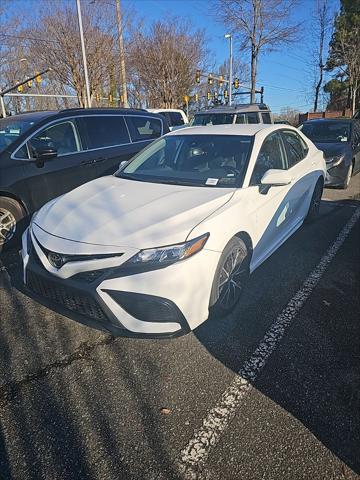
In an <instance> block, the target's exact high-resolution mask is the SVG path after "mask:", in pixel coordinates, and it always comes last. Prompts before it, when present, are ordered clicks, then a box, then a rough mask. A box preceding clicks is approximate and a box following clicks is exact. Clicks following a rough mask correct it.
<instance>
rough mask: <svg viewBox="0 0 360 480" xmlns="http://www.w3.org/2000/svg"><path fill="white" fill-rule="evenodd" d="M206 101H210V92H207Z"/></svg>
mask: <svg viewBox="0 0 360 480" xmlns="http://www.w3.org/2000/svg"><path fill="white" fill-rule="evenodd" d="M207 99H208V100H211V93H210V92H207Z"/></svg>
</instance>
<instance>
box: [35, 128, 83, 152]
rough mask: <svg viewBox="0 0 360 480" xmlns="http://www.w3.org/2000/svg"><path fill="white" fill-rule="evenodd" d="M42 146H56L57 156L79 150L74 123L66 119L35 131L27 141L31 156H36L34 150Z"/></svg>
mask: <svg viewBox="0 0 360 480" xmlns="http://www.w3.org/2000/svg"><path fill="white" fill-rule="evenodd" d="M44 146H46V147H53V148H56V150H57V154H58V157H61V156H62V155H69V154H70V153H76V152H79V151H80V150H81V148H80V141H79V137H78V135H77V132H76V127H75V125H74V123H73V122H71V121H69V120H67V121H65V122H61V123H56V124H54V125H50V126H49V127H46V128H44V129H43V130H41V131H40V132H38V133H36V134H35V135H34V136H33V137H31V138H30V140H29V141H28V147H29V151H30V155H31V157H36V150H37V149H38V148H40V147H44Z"/></svg>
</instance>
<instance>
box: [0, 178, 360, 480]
mask: <svg viewBox="0 0 360 480" xmlns="http://www.w3.org/2000/svg"><path fill="white" fill-rule="evenodd" d="M359 209H360V175H357V176H356V177H354V178H353V179H352V182H351V185H350V188H349V189H348V190H346V191H341V190H335V189H326V190H325V192H324V195H323V201H322V205H321V212H320V217H319V219H318V220H317V221H316V222H314V223H312V224H310V225H305V226H303V227H302V228H301V229H300V230H299V231H298V232H296V234H295V235H294V236H293V237H291V238H290V239H289V240H288V241H287V242H286V243H285V244H284V245H283V246H282V247H281V248H280V249H279V250H278V251H277V252H275V253H274V254H273V255H272V256H271V257H270V258H269V259H268V260H267V261H266V262H265V263H264V264H263V265H262V266H260V267H259V268H258V269H257V270H256V271H255V272H254V274H253V275H252V276H251V279H250V282H249V285H248V286H247V288H246V291H245V292H244V295H243V298H242V301H241V302H240V304H239V305H238V307H237V308H236V310H235V311H234V312H233V314H232V315H231V316H229V317H227V318H225V319H222V320H220V319H217V318H212V319H211V320H209V321H208V322H205V323H204V324H203V325H201V326H200V327H199V328H198V329H197V330H196V331H194V332H192V333H190V334H189V335H187V336H185V337H181V338H177V339H172V340H146V339H145V340H137V339H128V338H119V337H118V338H114V337H112V336H110V335H109V334H108V333H106V332H102V331H99V330H95V329H92V328H90V327H88V326H85V325H82V324H79V323H77V322H75V321H74V320H72V319H70V318H68V317H64V316H62V315H59V314H58V313H55V312H53V311H52V310H50V309H48V308H46V307H45V306H42V305H40V304H38V303H37V302H35V301H34V300H33V299H31V298H30V297H29V296H28V295H27V293H26V291H24V289H23V287H22V282H21V278H22V273H21V265H20V261H19V257H18V255H17V253H16V252H9V253H7V254H4V255H3V256H2V257H0V289H1V290H0V309H1V310H0V317H1V323H0V325H1V335H0V478H1V479H2V480H5V479H6V480H9V479H13V480H30V479H34V480H42V479H44V480H45V479H46V480H67V479H69V480H70V479H71V480H73V479H77V480H107V479H109V480H120V479H121V480H130V479H131V480H142V479H144V480H172V479H174V480H175V479H176V480H178V479H179V480H180V479H181V480H187V479H198V480H205V479H206V480H218V479H219V480H220V479H221V480H258V479H266V480H270V479H281V480H283V479H284V480H287V479H289V480H293V479H294V480H298V479H304V480H305V479H306V480H308V479H309V480H310V479H311V480H317V479H319V480H333V479H339V480H350V479H357V478H360V476H359V474H360V419H359V411H360V409H359V407H360V349H359V346H360V325H359V303H360V287H359V285H360V282H359V276H360V275H359V273H360V268H359V267H360V220H359V216H360V210H359Z"/></svg>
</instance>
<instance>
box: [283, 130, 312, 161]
mask: <svg viewBox="0 0 360 480" xmlns="http://www.w3.org/2000/svg"><path fill="white" fill-rule="evenodd" d="M281 136H282V139H283V142H284V146H285V148H286V152H287V158H288V164H289V168H291V167H293V166H294V165H296V164H297V163H299V162H301V160H303V159H304V158H305V157H306V155H307V152H308V147H307V145H306V144H305V142H304V141H303V140H302V138H300V136H299V135H298V134H297V133H296V132H292V131H290V130H284V131H282V132H281Z"/></svg>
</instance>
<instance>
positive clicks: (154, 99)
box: [127, 18, 206, 108]
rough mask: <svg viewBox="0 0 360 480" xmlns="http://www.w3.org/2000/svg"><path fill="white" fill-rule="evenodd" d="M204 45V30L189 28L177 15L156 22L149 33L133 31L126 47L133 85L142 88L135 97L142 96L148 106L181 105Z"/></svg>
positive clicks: (200, 59)
mask: <svg viewBox="0 0 360 480" xmlns="http://www.w3.org/2000/svg"><path fill="white" fill-rule="evenodd" d="M204 45H205V40H204V33H203V31H201V30H196V31H192V28H191V26H190V25H189V24H187V23H184V22H182V21H181V20H180V19H178V18H172V19H167V21H166V22H156V23H154V24H153V25H152V26H151V27H150V30H149V32H148V33H146V32H144V31H140V30H137V31H135V32H133V34H132V38H131V42H130V43H128V45H127V48H128V49H129V64H130V65H129V66H130V72H131V73H130V74H131V83H132V86H133V87H134V86H138V87H137V88H140V89H141V93H140V92H139V91H137V92H136V94H135V96H137V98H138V100H139V99H140V98H141V97H142V98H145V101H146V103H147V106H150V107H162V108H174V107H178V106H181V105H182V104H183V97H184V96H185V95H189V94H190V93H191V90H192V88H193V86H194V83H195V71H196V69H197V68H201V65H202V64H203V62H204V59H205V58H206V51H205V47H204ZM132 90H133V89H132ZM133 96H134V94H133Z"/></svg>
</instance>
